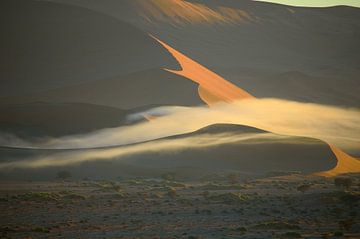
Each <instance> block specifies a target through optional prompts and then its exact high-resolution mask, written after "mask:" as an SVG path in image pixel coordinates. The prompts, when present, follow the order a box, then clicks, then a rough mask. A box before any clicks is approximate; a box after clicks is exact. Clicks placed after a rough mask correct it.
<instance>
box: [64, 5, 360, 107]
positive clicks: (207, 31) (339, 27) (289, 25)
mask: <svg viewBox="0 0 360 239" xmlns="http://www.w3.org/2000/svg"><path fill="white" fill-rule="evenodd" d="M57 1H61V2H67V3H69V4H75V5H79V6H82V7H86V8H90V9H93V10H96V11H100V12H103V13H106V14H108V15H111V16H113V17H116V18H118V19H121V20H123V21H127V22H130V23H132V24H134V25H136V26H137V27H139V28H141V29H143V30H144V31H146V32H149V33H151V34H153V35H154V36H156V37H157V38H159V39H161V40H162V41H164V42H166V43H168V44H169V45H171V46H174V47H175V48H176V49H177V50H179V51H180V52H182V53H184V54H185V55H187V56H189V57H190V58H191V59H194V60H195V61H196V62H201V64H203V65H204V66H206V67H208V68H210V69H212V70H214V71H215V72H217V73H219V74H220V75H222V76H224V77H225V78H226V79H228V80H229V81H231V82H232V83H234V84H236V85H238V86H240V87H242V88H245V89H250V88H249V87H248V85H250V86H254V85H255V84H254V83H255V82H256V85H255V88H256V89H255V90H256V92H255V91H252V92H253V93H254V94H255V95H256V96H259V97H265V96H269V95H270V96H271V97H278V98H281V97H284V95H285V96H286V98H287V99H291V100H298V99H300V98H301V99H302V100H303V101H307V102H315V103H327V104H335V105H348V106H357V107H358V106H359V102H360V98H359V97H360V96H359V94H357V92H358V91H359V84H358V76H359V74H360V69H359V67H358V66H359V65H360V48H359V47H358V42H360V9H358V8H351V7H344V6H339V7H332V8H302V7H289V6H285V5H278V4H272V3H263V2H256V1H250V0H249V1H247V0H242V1H238V0H223V1H217V0H186V1H178V0H171V1H164V0H151V1H141V0H139V1H137V0H135V1H134V0H131V1H130V0H124V1H116V0H104V1H96V0H57ZM184 6H187V7H184ZM188 6H191V7H188ZM174 9H177V11H176V12H174ZM194 9H201V11H200V10H199V11H194ZM170 69H171V68H170ZM289 71H295V72H301V73H302V74H304V76H305V77H299V78H297V79H296V84H294V83H293V82H292V78H291V77H284V76H283V75H282V74H283V73H286V72H289ZM259 72H262V73H263V75H261V74H259ZM272 76H274V77H272ZM278 77H279V78H281V79H284V80H285V82H282V83H280V82H279V81H278V80H277V78H278ZM319 85H322V86H324V87H318V86H319ZM328 85H331V86H333V85H336V89H335V90H334V89H333V88H331V89H330V88H329V87H326V86H328ZM272 87H273V88H275V90H273V91H270V92H269V90H271V89H272ZM278 88H281V89H283V91H282V90H277V89H278ZM308 89H316V90H310V91H308ZM293 91H295V93H296V95H291V94H285V93H284V92H293ZM333 93H334V94H333ZM204 94H205V95H207V92H204ZM299 95H301V97H299ZM329 95H333V96H332V97H330V98H328V96H329ZM336 95H342V97H336Z"/></svg>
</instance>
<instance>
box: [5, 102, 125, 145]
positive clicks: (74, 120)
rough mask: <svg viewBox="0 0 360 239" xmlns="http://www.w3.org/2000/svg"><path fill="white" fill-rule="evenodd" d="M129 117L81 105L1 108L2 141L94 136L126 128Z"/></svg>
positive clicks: (101, 107)
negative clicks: (14, 137)
mask: <svg viewBox="0 0 360 239" xmlns="http://www.w3.org/2000/svg"><path fill="white" fill-rule="evenodd" d="M128 114H130V111H127V110H120V109H118V108H112V107H106V106H99V105H92V104H81V103H41V102H38V103H24V104H12V105H1V106H0V141H1V140H2V138H3V137H2V136H3V135H4V134H10V135H17V136H18V137H20V138H22V139H29V138H44V137H60V136H65V135H74V134H83V133H90V132H93V131H96V130H100V129H104V128H111V127H118V126H120V125H124V124H126V123H127V122H126V116H127V115H128ZM5 143H6V142H1V143H0V145H2V146H3V145H5ZM7 143H9V142H7Z"/></svg>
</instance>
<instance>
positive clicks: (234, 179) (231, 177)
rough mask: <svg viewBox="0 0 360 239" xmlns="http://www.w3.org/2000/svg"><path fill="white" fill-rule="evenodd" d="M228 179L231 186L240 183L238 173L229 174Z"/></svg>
mask: <svg viewBox="0 0 360 239" xmlns="http://www.w3.org/2000/svg"><path fill="white" fill-rule="evenodd" d="M227 179H228V181H229V183H231V184H235V183H237V182H239V176H238V175H237V174H236V173H230V174H228V175H227Z"/></svg>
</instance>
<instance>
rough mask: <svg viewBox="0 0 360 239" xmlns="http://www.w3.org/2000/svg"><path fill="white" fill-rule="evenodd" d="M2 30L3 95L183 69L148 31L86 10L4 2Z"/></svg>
mask: <svg viewBox="0 0 360 239" xmlns="http://www.w3.org/2000/svg"><path fill="white" fill-rule="evenodd" d="M0 26H1V27H0V29H1V39H0V51H1V55H0V78H1V82H2V87H1V88H0V96H9V95H22V94H25V93H29V92H39V91H43V90H47V89H52V88H58V87H62V86H66V85H71V84H77V83H79V82H88V81H93V80H99V79H106V78H109V77H113V76H117V75H121V74H128V73H131V72H136V71H140V70H144V69H148V68H154V67H163V66H166V65H168V66H171V67H175V68H176V67H177V64H176V62H175V61H174V60H173V58H172V57H171V55H170V54H168V53H167V52H166V51H165V50H164V49H163V48H162V47H161V46H160V45H159V44H158V43H156V42H155V41H154V40H153V39H151V38H150V37H149V36H148V35H147V34H146V33H144V32H142V31H141V30H139V29H137V28H135V27H134V26H132V25H130V24H128V23H125V22H123V21H120V20H118V19H115V18H113V17H110V16H108V15H105V14H101V13H99V12H95V11H93V10H87V9H85V8H81V7H76V6H71V5H65V4H59V3H53V2H46V1H34V0H3V1H1V2H0Z"/></svg>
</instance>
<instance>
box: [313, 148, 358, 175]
mask: <svg viewBox="0 0 360 239" xmlns="http://www.w3.org/2000/svg"><path fill="white" fill-rule="evenodd" d="M330 148H331V150H332V151H333V153H334V154H335V156H336V158H337V164H336V166H335V168H332V169H330V170H328V171H324V172H320V173H317V175H319V176H325V177H333V176H337V175H339V174H343V173H359V172H360V160H359V159H357V158H354V157H351V156H350V155H348V154H346V153H345V152H344V151H342V150H341V149H339V148H337V147H335V146H333V145H330Z"/></svg>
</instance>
